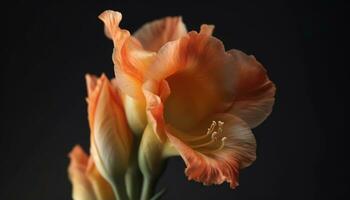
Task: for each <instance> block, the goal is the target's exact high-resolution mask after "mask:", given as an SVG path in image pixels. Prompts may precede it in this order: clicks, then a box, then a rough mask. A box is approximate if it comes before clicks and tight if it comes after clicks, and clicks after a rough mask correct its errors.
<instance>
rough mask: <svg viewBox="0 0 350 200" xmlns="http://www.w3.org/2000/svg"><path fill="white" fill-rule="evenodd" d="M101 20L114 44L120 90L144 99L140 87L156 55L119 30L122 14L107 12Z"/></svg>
mask: <svg viewBox="0 0 350 200" xmlns="http://www.w3.org/2000/svg"><path fill="white" fill-rule="evenodd" d="M99 18H100V19H101V20H102V21H103V22H104V24H105V32H106V35H107V36H108V37H109V38H111V39H112V40H113V43H114V51H113V56H112V59H113V62H114V70H115V75H116V77H117V80H118V81H119V83H118V85H119V87H120V89H121V90H122V91H123V92H124V93H125V94H127V95H129V96H131V97H133V98H142V90H141V87H139V86H140V85H141V84H142V82H143V79H144V74H145V72H146V71H148V67H149V65H150V64H151V63H153V60H154V58H155V56H156V53H154V52H150V51H146V50H144V49H143V47H142V45H141V43H140V42H139V41H138V40H137V39H136V38H134V37H133V36H131V35H130V32H129V31H127V30H125V29H121V28H119V24H120V21H121V19H122V15H121V13H119V12H116V11H111V10H107V11H105V12H103V13H102V14H101V15H100V16H99Z"/></svg>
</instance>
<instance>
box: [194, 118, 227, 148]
mask: <svg viewBox="0 0 350 200" xmlns="http://www.w3.org/2000/svg"><path fill="white" fill-rule="evenodd" d="M223 126H224V122H222V121H217V122H216V121H212V123H211V125H210V127H209V128H208V129H207V132H206V134H205V135H202V136H199V137H197V138H192V139H191V140H188V141H187V142H188V143H189V145H190V146H191V147H192V148H193V149H196V150H199V151H205V152H206V151H210V152H211V151H215V150H221V149H222V148H223V147H224V146H225V140H226V137H224V136H223Z"/></svg>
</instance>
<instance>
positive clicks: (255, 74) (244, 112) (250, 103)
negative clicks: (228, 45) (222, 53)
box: [228, 50, 276, 128]
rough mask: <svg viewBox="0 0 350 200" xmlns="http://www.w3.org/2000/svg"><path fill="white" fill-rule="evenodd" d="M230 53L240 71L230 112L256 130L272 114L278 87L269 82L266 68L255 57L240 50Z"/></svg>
mask: <svg viewBox="0 0 350 200" xmlns="http://www.w3.org/2000/svg"><path fill="white" fill-rule="evenodd" d="M228 53H230V54H231V55H232V57H233V58H234V60H235V65H237V66H239V69H240V70H239V73H238V77H239V80H238V83H237V85H236V87H235V90H236V91H237V93H236V97H235V99H234V102H233V104H232V107H231V108H230V109H229V111H228V112H229V113H231V114H233V115H235V116H237V117H240V118H241V119H243V120H244V121H245V122H247V123H248V125H249V126H250V127H251V128H254V127H256V126H258V125H259V124H260V123H261V122H263V121H264V120H265V119H266V118H267V116H268V115H269V114H270V113H271V111H272V107H273V104H274V101H275V97H274V96H275V92H276V87H275V85H274V84H273V83H272V82H271V81H270V80H269V78H268V76H267V72H266V70H265V69H264V67H263V66H262V65H261V64H260V63H259V62H258V61H257V60H256V59H255V58H254V57H253V56H248V55H246V54H245V53H243V52H241V51H238V50H230V51H228Z"/></svg>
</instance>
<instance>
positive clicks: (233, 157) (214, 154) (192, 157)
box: [167, 114, 256, 188]
mask: <svg viewBox="0 0 350 200" xmlns="http://www.w3.org/2000/svg"><path fill="white" fill-rule="evenodd" d="M211 119H212V120H213V121H214V122H215V123H216V126H212V127H213V128H212V130H211V131H209V130H205V129H204V130H203V135H202V136H197V137H194V136H193V135H195V134H192V138H191V137H188V138H187V141H185V140H183V139H182V138H181V136H180V135H179V134H178V133H176V132H174V129H172V128H170V127H168V128H167V136H168V138H169V140H170V142H171V143H172V144H173V145H174V147H175V148H176V149H177V150H178V151H179V153H180V155H181V157H182V158H183V159H184V161H185V163H186V166H187V168H186V171H185V173H186V175H187V176H188V179H190V180H192V179H193V180H195V181H199V182H202V183H204V184H205V185H210V184H221V183H223V182H224V181H227V182H228V183H230V187H231V188H235V187H236V186H237V185H238V173H239V169H240V168H243V167H246V166H249V165H250V164H251V163H252V162H253V161H254V160H255V158H256V154H255V152H256V142H255V138H254V135H253V134H252V132H251V130H250V128H249V127H248V125H247V124H246V123H245V122H244V121H242V120H241V119H239V118H237V117H235V116H233V115H230V114H219V115H216V116H214V117H212V118H211ZM214 122H212V123H214ZM222 122H224V123H222ZM203 124H207V126H209V127H210V123H209V121H208V122H207V123H203ZM190 135H191V134H190Z"/></svg>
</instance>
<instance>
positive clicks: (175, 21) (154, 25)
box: [134, 17, 187, 51]
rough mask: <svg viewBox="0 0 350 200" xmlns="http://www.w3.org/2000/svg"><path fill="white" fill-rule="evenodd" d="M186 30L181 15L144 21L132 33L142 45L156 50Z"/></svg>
mask: <svg viewBox="0 0 350 200" xmlns="http://www.w3.org/2000/svg"><path fill="white" fill-rule="evenodd" d="M186 33H187V30H186V26H185V24H184V23H183V22H182V18H181V17H166V18H163V19H158V20H154V21H152V22H149V23H146V24H145V25H143V26H142V27H141V28H140V29H139V30H137V31H136V32H135V33H134V36H135V37H136V38H137V39H138V40H139V41H140V42H141V44H142V45H143V47H144V48H145V49H147V50H149V51H158V50H159V49H160V48H161V47H162V46H163V45H164V44H165V43H167V42H169V41H173V40H177V39H179V38H180V37H182V36H184V35H186Z"/></svg>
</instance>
